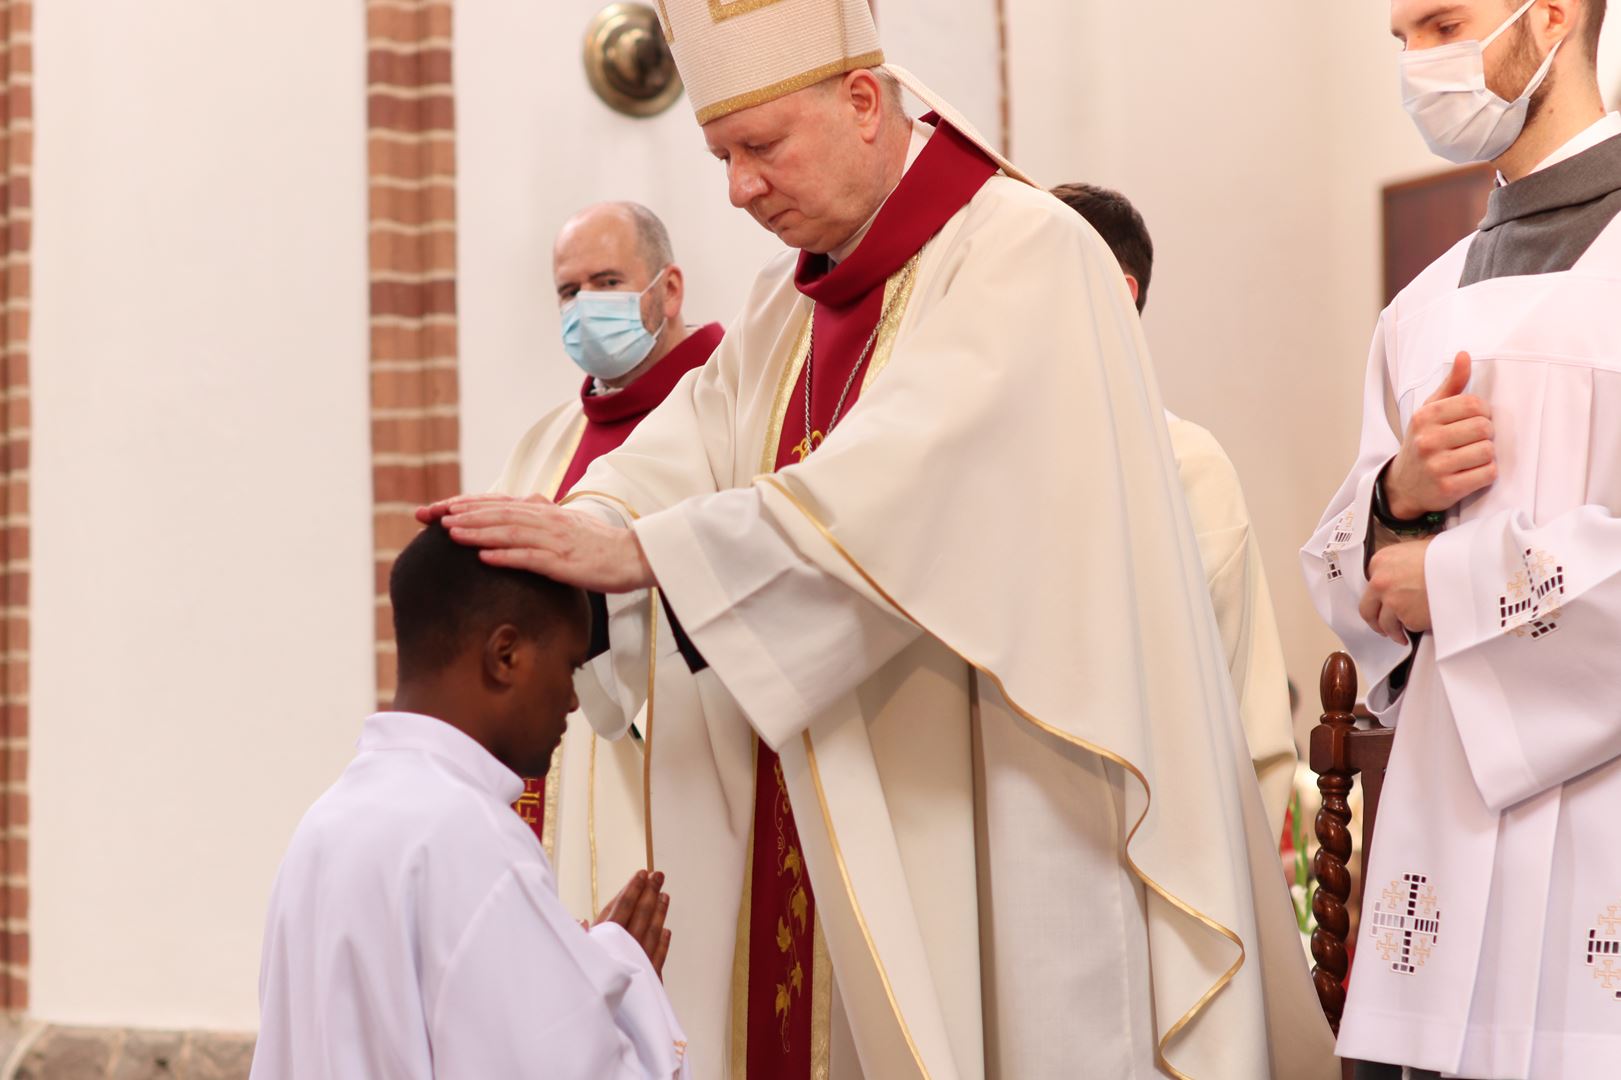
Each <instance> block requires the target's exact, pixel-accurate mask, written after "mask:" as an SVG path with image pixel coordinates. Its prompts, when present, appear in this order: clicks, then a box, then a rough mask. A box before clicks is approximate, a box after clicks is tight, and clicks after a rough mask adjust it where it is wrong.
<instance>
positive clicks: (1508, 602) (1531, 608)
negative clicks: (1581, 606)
mask: <svg viewBox="0 0 1621 1080" xmlns="http://www.w3.org/2000/svg"><path fill="white" fill-rule="evenodd" d="M1524 559H1525V568H1524V569H1522V570H1520V571H1519V572H1517V573H1516V574H1515V575H1514V576H1513V577H1511V578H1509V579H1508V584H1507V585H1506V586H1505V587H1504V592H1503V595H1502V596H1499V597H1498V598H1497V612H1498V620H1499V622H1500V623H1501V625H1502V627H1503V629H1504V630H1507V631H1509V632H1510V633H1512V634H1514V636H1515V637H1528V638H1531V639H1532V640H1533V641H1534V640H1537V639H1539V638H1545V637H1547V636H1548V635H1549V634H1551V633H1553V632H1554V631H1555V630H1557V629H1559V623H1558V621H1557V620H1556V619H1555V616H1556V615H1558V614H1559V609H1560V607H1562V606H1563V605H1564V602H1565V568H1564V567H1563V566H1561V565H1560V564H1559V562H1558V561H1557V560H1556V559H1554V557H1553V556H1552V555H1549V554H1548V553H1547V552H1546V551H1537V550H1536V549H1535V548H1526V549H1525V556H1524Z"/></svg>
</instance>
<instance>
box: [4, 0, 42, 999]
mask: <svg viewBox="0 0 1621 1080" xmlns="http://www.w3.org/2000/svg"><path fill="white" fill-rule="evenodd" d="M33 34H34V8H33V3H32V0H0V100H3V101H4V108H3V109H0V124H3V125H4V130H3V132H0V224H3V227H4V231H3V236H4V244H5V252H4V260H3V261H0V328H3V329H0V342H3V343H4V344H3V348H0V395H3V399H4V410H3V413H0V415H3V416H4V427H3V428H0V491H3V501H4V514H5V522H4V527H3V528H0V591H3V592H4V596H5V600H4V612H3V617H0V652H3V656H0V790H3V795H4V797H3V799H0V878H3V880H0V1012H4V1013H19V1012H22V1011H23V1010H24V1009H26V1008H27V1007H28V786H27V778H28V568H29V562H28V558H29V555H28V550H29V549H28V457H29V454H28V449H29V442H30V439H29V433H30V430H31V423H32V420H31V416H30V408H29V398H28V341H29V317H30V310H31V299H30V298H31V296H32V291H31V282H30V276H29V270H30V263H29V259H30V254H29V253H30V250H31V241H32V233H33V226H34V214H33V175H34V169H33V165H34V62H33V58H34V46H33Z"/></svg>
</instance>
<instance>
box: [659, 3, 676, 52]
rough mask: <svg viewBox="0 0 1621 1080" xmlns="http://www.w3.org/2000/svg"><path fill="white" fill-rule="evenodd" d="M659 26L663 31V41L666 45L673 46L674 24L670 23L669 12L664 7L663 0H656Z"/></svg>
mask: <svg viewBox="0 0 1621 1080" xmlns="http://www.w3.org/2000/svg"><path fill="white" fill-rule="evenodd" d="M658 5H659V26H660V27H662V28H663V30H664V40H665V42H666V43H667V44H670V45H674V44H675V23H673V22H671V21H670V10H669V8H666V7H665V6H664V0H658Z"/></svg>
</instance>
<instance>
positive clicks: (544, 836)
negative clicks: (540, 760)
mask: <svg viewBox="0 0 1621 1080" xmlns="http://www.w3.org/2000/svg"><path fill="white" fill-rule="evenodd" d="M567 745H568V743H567V740H564V741H563V742H560V743H558V744H557V749H556V750H554V751H553V752H552V764H551V768H549V769H547V770H546V804H545V805H544V806H543V807H541V811H540V846H541V847H543V848H545V849H546V858H547V860H549V861H550V862H551V863H552V865H553V866H554V867H555V866H556V865H557V807H558V803H559V796H560V795H561V794H562V791H563V753H564V747H565V746H567Z"/></svg>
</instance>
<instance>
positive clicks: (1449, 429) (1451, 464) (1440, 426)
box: [1385, 352, 1497, 520]
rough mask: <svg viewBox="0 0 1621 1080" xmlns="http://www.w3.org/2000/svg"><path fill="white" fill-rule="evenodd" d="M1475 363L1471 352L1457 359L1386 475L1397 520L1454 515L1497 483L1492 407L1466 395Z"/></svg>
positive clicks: (1419, 414) (1416, 418)
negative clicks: (1464, 502)
mask: <svg viewBox="0 0 1621 1080" xmlns="http://www.w3.org/2000/svg"><path fill="white" fill-rule="evenodd" d="M1471 363H1472V362H1471V360H1470V357H1469V354H1468V353H1466V352H1461V353H1459V354H1458V355H1457V356H1456V357H1454V358H1453V361H1452V370H1451V371H1449V372H1447V377H1446V378H1445V379H1443V380H1441V385H1440V386H1438V387H1436V390H1435V393H1433V394H1431V395H1430V396H1429V399H1428V400H1427V401H1425V402H1424V404H1423V405H1421V406H1419V409H1418V411H1417V412H1415V413H1413V419H1412V420H1411V421H1410V422H1409V423H1408V425H1407V435H1406V437H1405V438H1404V439H1403V440H1402V446H1401V450H1400V451H1399V452H1398V453H1397V454H1396V457H1395V460H1393V461H1392V462H1391V464H1390V471H1389V472H1388V473H1386V474H1385V501H1386V505H1388V506H1389V507H1390V512H1391V513H1392V514H1394V515H1395V516H1396V517H1398V518H1402V519H1404V520H1412V519H1414V518H1419V517H1422V516H1424V515H1425V514H1428V513H1432V512H1442V511H1446V510H1450V509H1452V508H1453V507H1454V506H1456V505H1457V504H1458V503H1459V502H1460V501H1461V500H1462V499H1463V498H1464V497H1465V496H1468V495H1472V494H1474V493H1475V492H1477V491H1479V490H1481V489H1482V488H1485V487H1489V486H1491V483H1492V482H1493V481H1494V480H1496V479H1497V448H1496V446H1495V445H1494V444H1493V443H1492V437H1493V433H1494V432H1493V428H1492V412H1491V406H1489V405H1487V404H1486V403H1485V402H1484V401H1482V400H1480V398H1478V397H1476V396H1475V395H1473V394H1466V393H1464V391H1465V390H1466V389H1467V388H1468V386H1469V372H1470V368H1471Z"/></svg>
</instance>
